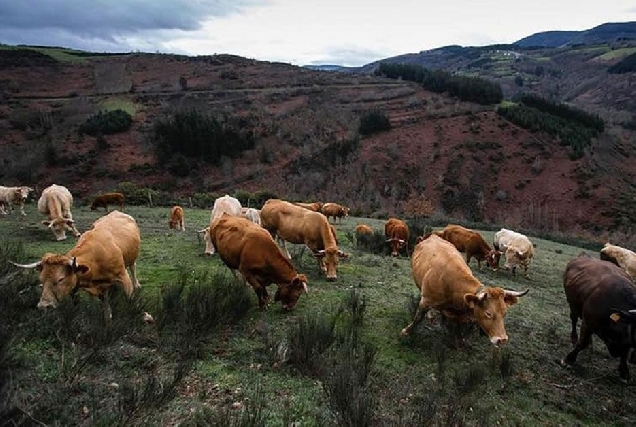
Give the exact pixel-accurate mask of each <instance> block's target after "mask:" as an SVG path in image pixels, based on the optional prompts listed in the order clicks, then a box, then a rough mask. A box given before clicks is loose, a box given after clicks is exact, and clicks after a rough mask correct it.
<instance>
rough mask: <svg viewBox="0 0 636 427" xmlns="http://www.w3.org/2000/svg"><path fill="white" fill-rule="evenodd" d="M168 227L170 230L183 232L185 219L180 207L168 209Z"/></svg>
mask: <svg viewBox="0 0 636 427" xmlns="http://www.w3.org/2000/svg"><path fill="white" fill-rule="evenodd" d="M168 227H170V229H171V230H173V229H175V228H176V229H177V230H181V231H185V219H184V214H183V208H182V207H181V206H178V205H177V206H173V207H172V209H170V218H169V219H168Z"/></svg>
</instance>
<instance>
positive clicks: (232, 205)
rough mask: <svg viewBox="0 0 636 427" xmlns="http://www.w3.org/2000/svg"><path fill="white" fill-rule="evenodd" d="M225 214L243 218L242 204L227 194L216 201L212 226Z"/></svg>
mask: <svg viewBox="0 0 636 427" xmlns="http://www.w3.org/2000/svg"><path fill="white" fill-rule="evenodd" d="M224 213H227V214H228V215H231V216H241V202H239V200H238V199H236V198H234V197H232V196H229V195H227V194H226V195H225V196H223V197H219V198H218V199H216V200H215V201H214V206H213V207H212V212H211V213H210V226H211V225H212V222H213V221H214V220H215V219H216V218H220V217H221V216H222V215H223V214H224Z"/></svg>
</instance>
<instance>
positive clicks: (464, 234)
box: [433, 224, 501, 270]
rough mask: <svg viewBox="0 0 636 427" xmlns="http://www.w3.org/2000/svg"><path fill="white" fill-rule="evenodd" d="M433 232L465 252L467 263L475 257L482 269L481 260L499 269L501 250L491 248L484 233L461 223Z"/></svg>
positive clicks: (494, 268)
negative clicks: (465, 226) (483, 235)
mask: <svg viewBox="0 0 636 427" xmlns="http://www.w3.org/2000/svg"><path fill="white" fill-rule="evenodd" d="M433 234H435V235H437V236H439V237H441V238H442V239H444V240H446V241H448V242H450V243H452V244H453V245H454V246H455V247H456V248H457V250H458V251H459V252H463V253H465V254H466V264H469V263H470V260H471V258H473V257H475V258H476V259H477V266H478V268H479V269H480V270H481V262H482V261H484V260H485V261H486V263H487V264H488V265H489V266H490V268H492V269H493V270H497V268H498V267H499V259H500V258H501V252H499V251H498V250H495V249H490V246H488V243H486V241H485V240H484V238H483V237H482V235H481V234H479V233H478V232H476V231H473V230H469V229H468V228H464V227H462V226H460V225H455V224H449V225H447V226H446V227H445V228H444V229H442V230H440V231H434V232H433Z"/></svg>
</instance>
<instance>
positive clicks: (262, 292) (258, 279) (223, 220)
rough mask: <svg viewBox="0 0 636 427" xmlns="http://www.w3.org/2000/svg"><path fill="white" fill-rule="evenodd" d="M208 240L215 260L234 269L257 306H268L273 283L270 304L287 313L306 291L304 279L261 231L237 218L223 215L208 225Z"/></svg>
mask: <svg viewBox="0 0 636 427" xmlns="http://www.w3.org/2000/svg"><path fill="white" fill-rule="evenodd" d="M210 238H211V239H212V244H213V245H214V247H215V248H216V251H217V252H218V254H219V257H220V258H221V260H223V262H224V263H225V265H227V266H228V267H229V268H231V269H232V270H238V271H239V272H240V273H241V275H243V277H244V278H245V281H247V283H249V284H250V285H251V286H252V288H253V289H254V292H256V295H257V296H258V305H259V307H260V308H261V309H266V308H267V304H268V303H269V296H268V294H267V285H269V284H271V283H275V284H276V285H277V286H278V290H277V291H276V294H275V296H274V301H280V302H281V304H282V305H283V308H285V309H288V310H291V309H293V308H294V307H295V306H296V303H297V302H298V298H299V297H300V295H301V294H302V293H304V292H307V277H306V276H305V275H304V274H298V273H297V272H296V269H295V268H294V267H293V266H292V264H291V262H290V261H289V259H287V258H285V256H283V254H282V253H281V251H280V250H278V247H277V246H276V242H274V240H273V239H272V236H271V235H270V234H269V233H268V232H267V230H265V229H264V228H262V227H260V226H258V225H257V224H254V223H253V222H251V221H249V220H247V219H245V218H240V217H235V216H231V215H228V214H227V213H223V214H222V215H221V216H220V217H219V218H217V219H215V220H214V221H212V224H211V225H210Z"/></svg>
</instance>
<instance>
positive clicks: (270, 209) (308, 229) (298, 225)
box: [261, 199, 347, 280]
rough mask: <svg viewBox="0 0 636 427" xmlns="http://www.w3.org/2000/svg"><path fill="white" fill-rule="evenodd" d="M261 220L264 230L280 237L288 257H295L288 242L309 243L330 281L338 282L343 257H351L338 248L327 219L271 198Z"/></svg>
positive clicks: (265, 205) (262, 212) (282, 248)
mask: <svg viewBox="0 0 636 427" xmlns="http://www.w3.org/2000/svg"><path fill="white" fill-rule="evenodd" d="M261 221H262V225H263V228H265V229H267V230H268V231H269V232H270V233H271V234H272V235H273V236H276V237H277V238H278V240H279V244H280V245H281V250H283V251H284V252H283V253H284V254H285V255H286V256H287V258H291V257H290V255H289V252H288V251H287V248H286V247H285V241H287V242H290V243H295V244H305V245H307V247H308V248H309V249H311V251H312V253H313V254H314V256H315V257H316V258H317V259H318V263H319V265H320V268H321V270H322V271H324V272H325V273H326V275H327V280H336V279H337V277H338V275H337V269H338V261H339V258H344V257H347V255H346V254H345V253H344V252H342V251H341V250H340V249H338V243H337V241H336V237H335V236H334V234H335V230H333V229H332V228H331V227H330V224H329V221H328V220H327V217H325V216H324V215H323V214H321V213H319V212H313V211H310V210H308V209H305V208H302V207H300V206H296V205H294V204H293V203H290V202H286V201H284V200H280V199H269V200H268V201H267V202H265V204H264V205H263V208H262V209H261Z"/></svg>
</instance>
